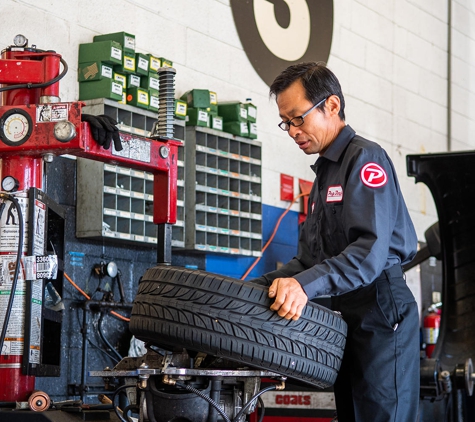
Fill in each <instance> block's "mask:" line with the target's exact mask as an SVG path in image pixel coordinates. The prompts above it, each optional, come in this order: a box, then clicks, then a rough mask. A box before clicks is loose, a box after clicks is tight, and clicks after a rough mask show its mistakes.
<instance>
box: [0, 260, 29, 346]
mask: <svg viewBox="0 0 475 422" xmlns="http://www.w3.org/2000/svg"><path fill="white" fill-rule="evenodd" d="M15 268H16V256H1V257H0V275H1V276H0V329H3V323H4V321H5V313H6V309H7V306H8V301H9V300H10V295H11V289H12V282H13V277H14V274H15ZM25 291H26V285H25V281H24V279H23V271H19V272H18V281H17V286H16V289H15V297H14V300H13V307H12V311H11V314H10V320H9V322H8V327H7V332H6V336H5V341H4V344H3V349H2V354H6V355H22V354H23V345H24V340H23V339H24V328H25V326H24V320H25Z"/></svg>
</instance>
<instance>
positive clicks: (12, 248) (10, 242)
mask: <svg viewBox="0 0 475 422" xmlns="http://www.w3.org/2000/svg"><path fill="white" fill-rule="evenodd" d="M16 199H17V200H18V203H19V204H20V208H21V210H22V216H23V222H24V228H25V230H24V239H27V238H28V236H27V233H28V222H27V215H28V198H26V197H19V196H18V197H16ZM19 229H20V221H19V218H18V211H17V208H16V207H15V204H14V203H13V202H11V201H5V208H4V209H3V212H2V213H1V216H0V252H3V253H5V252H7V253H17V252H18V241H19V239H20V230H19ZM27 247H28V245H27V242H23V252H24V253H26V251H27ZM41 255H42V254H41Z"/></svg>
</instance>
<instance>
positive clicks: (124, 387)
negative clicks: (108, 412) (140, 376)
mask: <svg viewBox="0 0 475 422" xmlns="http://www.w3.org/2000/svg"><path fill="white" fill-rule="evenodd" d="M134 387H135V385H122V386H121V387H119V388H117V389H116V390H115V391H114V394H112V399H111V400H112V406H113V407H114V412H115V414H116V415H117V417H118V418H119V420H120V421H121V422H130V420H129V418H127V419H124V418H123V417H122V415H121V414H120V412H119V408H118V406H116V404H115V398H116V397H117V395H118V394H119V393H120V392H121V391H122V390H125V389H126V388H134ZM123 414H124V415H125V413H124V412H123ZM126 417H127V415H126Z"/></svg>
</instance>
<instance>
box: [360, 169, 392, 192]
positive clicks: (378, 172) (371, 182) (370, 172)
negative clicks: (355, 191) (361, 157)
mask: <svg viewBox="0 0 475 422" xmlns="http://www.w3.org/2000/svg"><path fill="white" fill-rule="evenodd" d="M360 177H361V181H362V182H363V183H364V184H365V185H366V186H368V187H370V188H380V187H381V186H384V185H385V184H386V182H387V181H388V176H387V174H386V172H385V171H384V169H383V168H382V167H381V166H380V165H379V164H376V163H366V164H365V165H364V166H363V167H362V168H361V172H360Z"/></svg>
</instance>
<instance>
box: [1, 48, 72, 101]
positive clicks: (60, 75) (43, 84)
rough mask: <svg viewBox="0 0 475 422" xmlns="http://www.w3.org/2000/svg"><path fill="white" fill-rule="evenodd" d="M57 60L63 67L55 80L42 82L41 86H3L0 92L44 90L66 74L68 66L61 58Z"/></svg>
mask: <svg viewBox="0 0 475 422" xmlns="http://www.w3.org/2000/svg"><path fill="white" fill-rule="evenodd" d="M40 52H43V51H40ZM59 60H60V61H61V64H62V65H63V71H62V72H61V73H60V74H59V75H58V76H56V77H55V78H53V79H51V80H49V81H47V82H43V83H41V84H18V85H8V86H4V87H1V88H0V92H2V91H11V90H13V89H24V88H27V89H37V88H46V87H47V86H50V85H53V84H55V83H56V82H58V81H59V80H61V79H63V78H64V76H66V73H68V64H67V63H66V61H65V60H64V59H63V58H62V57H61V58H60V59H59Z"/></svg>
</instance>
